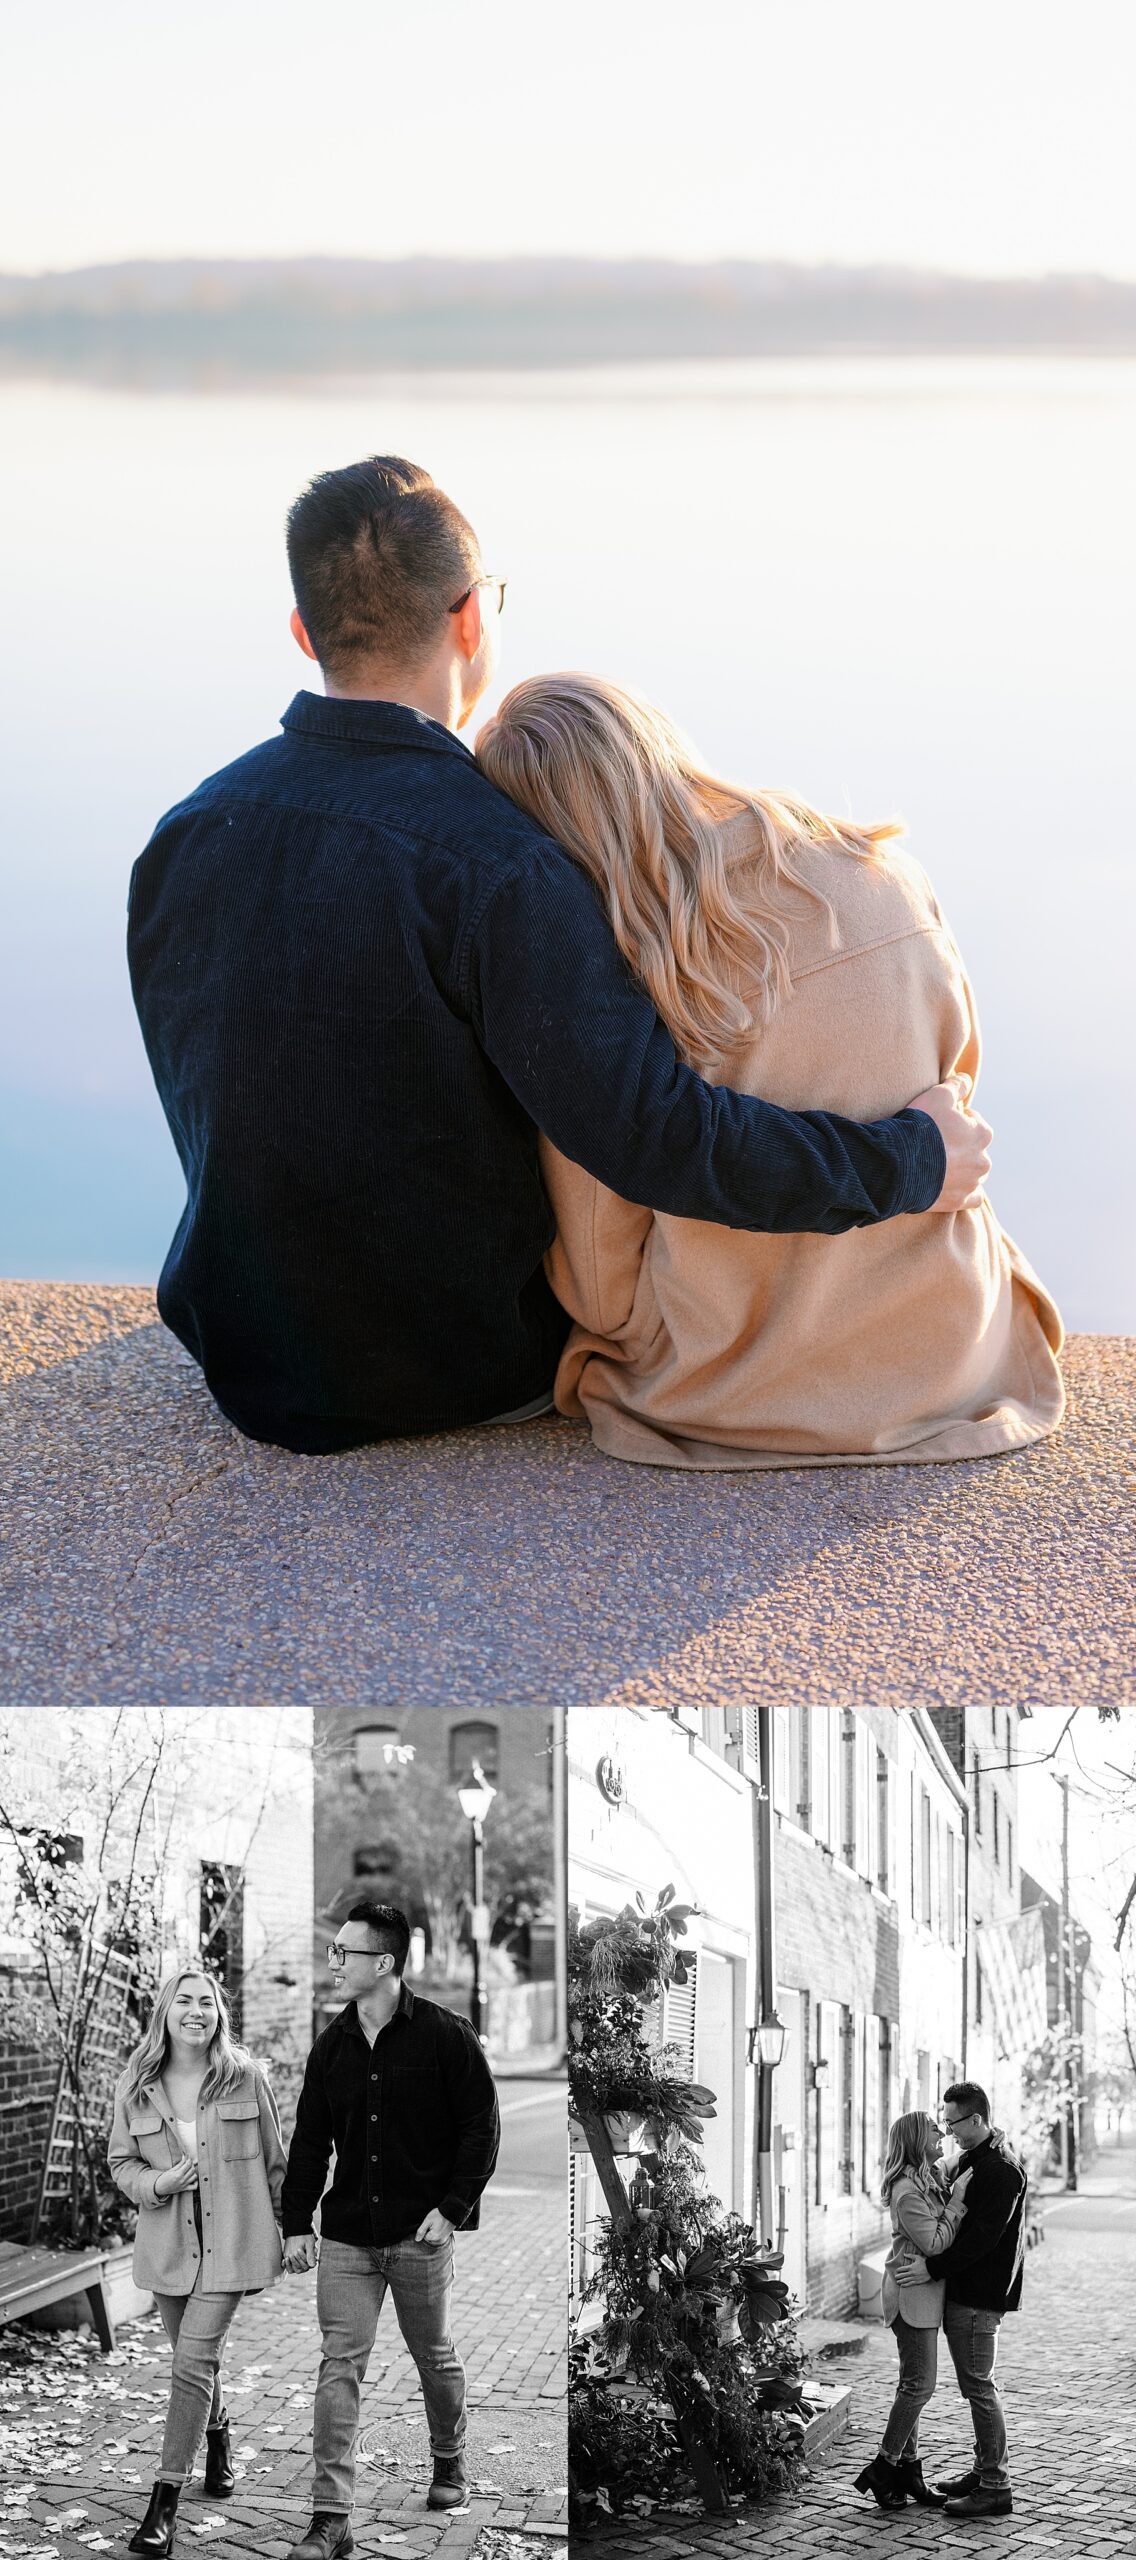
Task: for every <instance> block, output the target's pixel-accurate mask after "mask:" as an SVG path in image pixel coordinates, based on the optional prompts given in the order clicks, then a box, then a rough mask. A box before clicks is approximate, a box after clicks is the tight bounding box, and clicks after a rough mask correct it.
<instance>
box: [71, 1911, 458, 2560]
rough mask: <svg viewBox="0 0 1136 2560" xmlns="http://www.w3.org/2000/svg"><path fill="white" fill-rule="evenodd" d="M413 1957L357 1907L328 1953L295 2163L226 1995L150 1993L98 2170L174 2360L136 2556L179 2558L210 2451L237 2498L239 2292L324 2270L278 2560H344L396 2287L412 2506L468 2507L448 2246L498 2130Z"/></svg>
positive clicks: (195, 1985) (213, 2473) (212, 2487)
mask: <svg viewBox="0 0 1136 2560" xmlns="http://www.w3.org/2000/svg"><path fill="white" fill-rule="evenodd" d="M409 1944H410V1929H409V1924H408V1922H407V1919H406V1915H405V1913H404V1912H402V1911H400V1910H398V1909H397V1908H396V1906H395V1905H394V1904H392V1903H376V1902H358V1903H355V1904H353V1906H352V1908H351V1911H350V1913H349V1914H348V1917H347V1919H346V1920H345V1922H344V1924H343V1927H342V1928H341V1929H340V1931H339V1933H338V1936H337V1938H336V1939H335V1941H334V1943H333V1944H332V1945H330V1946H329V1947H328V1959H329V1962H330V1963H331V1964H332V1965H333V1966H334V1968H335V1973H336V1977H337V1979H338V1980H339V1981H340V1982H341V1983H342V1985H343V1988H344V1990H345V1991H346V1993H347V2001H346V2005H345V2007H344V2008H343V2009H342V2010H341V2011H340V2012H339V2013H338V2014H337V2015H336V2016H335V2017H334V2018H333V2019H332V2020H331V2022H330V2024H329V2025H328V2026H327V2027H325V2028H324V2030H323V2032H322V2034H321V2035H319V2036H318V2037H317V2039H316V2042H315V2045H314V2047H313V2049H312V2052H311V2054H310V2056H309V2058H308V2064H307V2068H306V2071H305V2074H304V2084H303V2088H302V2091H301V2094H300V2101H299V2106H298V2108H297V2113H296V2127H295V2131H294V2133H293V2136H292V2141H291V2146H290V2149H289V2150H288V2152H287V2154H286V2153H285V2150H284V2144H283V2139H282V2134H281V2125H280V2117H279V2113H278V2110H277V2106H276V2101H275V2099H274V2097H273V2094H272V2090H271V2088H270V2086H269V2082H268V2078H267V2075H266V2072H265V2070H264V2069H263V2067H262V2065H261V2064H260V2063H258V2062H257V2061H256V2060H255V2059H254V2057H253V2056H252V2055H251V2054H250V2053H247V2052H246V2051H245V2050H244V2049H243V2048H242V2047H241V2046H240V2045H238V2044H236V2043H234V2041H233V2036H232V2032H231V2025H230V2020H229V2015H228V2009H227V2005H226V2002H225V1997H224V1993H223V1991H222V1989H221V1987H220V1985H219V1983H217V1982H216V1981H215V1980H214V1979H213V1977H212V1975H210V1974H206V1973H201V1972H183V1973H179V1974H177V1975H175V1977H174V1978H173V1980H172V1981H170V1982H167V1983H164V1984H163V1985H162V1988H161V1990H160V1991H159V1993H158V1996H157V1998H156V2000H155V2002H154V2009H153V2014H152V2016H151V2019H150V2024H149V2027H148V2029H147V2032H146V2034H145V2035H144V2036H143V2038H142V2041H141V2043H140V2044H139V2046H138V2047H137V2050H136V2051H135V2053H134V2054H133V2055H132V2056H131V2059H130V2061H129V2063H128V2064H127V2067H126V2069H125V2071H124V2072H123V2074H122V2076H121V2078H120V2080H119V2083H118V2087H117V2089H116V2092H115V2107H114V2125H113V2130H112V2133H111V2136H110V2141H109V2144H108V2159H109V2163H110V2168H111V2171H112V2174H113V2176H114V2178H115V2179H116V2181H117V2183H118V2185H119V2186H120V2187H121V2188H122V2190H123V2193H124V2194H125V2195H127V2196H129V2198H130V2200H131V2202H132V2204H134V2205H136V2206H137V2209H138V2228H137V2235H136V2238H135V2243H134V2275H135V2280H136V2282H137V2283H138V2284H139V2285H141V2286H142V2287H143V2288H144V2289H145V2290H147V2291H151V2290H152V2291H153V2293H154V2295H155V2298H156V2300H157V2304H158V2309H159V2311H160V2313H161V2316H162V2321H163V2324H164V2326H165V2328H166V2331H167V2334H168V2336H169V2338H170V2341H171V2344H172V2347H173V2373H172V2378H171V2384H170V2398H169V2406H168V2410H167V2414H166V2423H165V2434H164V2438H163V2444H162V2460H161V2467H160V2470H159V2472H158V2476H157V2479H156V2480H155V2482H154V2486H153V2489H152V2492H151V2496H150V2502H149V2505H148V2507H147V2510H146V2514H145V2517H144V2518H143V2521H142V2523H141V2524H140V2526H139V2528H138V2530H137V2532H136V2533H135V2534H134V2535H133V2537H132V2539H131V2541H130V2544H129V2546H128V2547H129V2549H130V2550H131V2551H132V2552H136V2553H139V2554H150V2555H152V2560H164V2555H166V2554H168V2553H169V2552H170V2551H172V2549H173V2544H174V2535H175V2531H176V2526H177V2514H178V2501H179V2497H180V2494H181V2491H182V2489H183V2488H184V2487H185V2484H186V2482H187V2481H188V2480H189V2479H190V2478H191V2476H192V2473H193V2467H194V2463H195V2461H196V2458H197V2455H198V2453H199V2451H200V2448H201V2444H202V2440H203V2438H204V2440H205V2443H206V2448H207V2449H206V2463H205V2493H206V2496H207V2497H213V2498H228V2497H231V2496H232V2494H233V2491H234V2488H235V2485H236V2480H235V2474H234V2470H233V2464H232V2459H231V2450H230V2442H229V2422H228V2418H227V2415H226V2411H225V2398H224V2391H223V2387H222V2382H221V2365H222V2357H223V2354H224V2347H225V2341H226V2338H227V2336H228V2333H229V2329H230V2327H231V2325H232V2322H233V2319H234V2316H235V2314H236V2312H237V2310H238V2308H239V2306H240V2303H241V2301H242V2298H243V2296H244V2295H245V2294H246V2293H259V2292H262V2291H263V2290H264V2289H265V2287H266V2286H268V2285H271V2284H274V2283H275V2281H276V2279H277V2277H278V2276H279V2275H280V2274H281V2272H282V2270H286V2271H287V2272H289V2273H296V2272H299V2271H301V2270H303V2269H306V2268H310V2267H313V2266H316V2265H317V2262H318V2276H317V2291H316V2305H317V2311H318V2315H319V2323H320V2330H321V2333H322V2340H323V2354H322V2359H321V2362H320V2368H319V2378H318V2381H317V2383H316V2392H315V2410H314V2430H313V2450H314V2456H315V2489H314V2497H313V2508H314V2512H313V2516H312V2520H311V2524H310V2526H309V2528H308V2530H307V2532H306V2533H305V2534H304V2535H303V2536H302V2537H301V2539H300V2540H299V2541H298V2542H297V2543H295V2544H294V2545H293V2548H292V2551H291V2553H290V2554H289V2560H340V2555H341V2554H343V2555H345V2554H347V2553H349V2552H350V2551H351V2549H352V2535H351V2512H352V2506H353V2502H354V2479H355V2444H356V2437H357V2434H358V2427H359V2402H360V2393H361V2389H362V2385H363V2382H364V2379H365V2377H366V2372H367V2365H368V2361H369V2358H370V2354H371V2349H372V2347H373V2345H374V2341H375V2332H376V2328H377V2325H378V2319H379V2314H380V2311H381V2309H382V2306H383V2302H384V2299H385V2297H386V2294H387V2293H388V2291H389V2292H390V2294H391V2296H392V2298H393V2301H394V2308H395V2315H396V2318H397V2320H398V2325H399V2328H400V2329H401V2331H402V2335H403V2338H404V2339H405V2342H406V2345H407V2348H408V2350H409V2352H410V2354H411V2356H412V2357H413V2359H414V2362H415V2364H416V2366H417V2368H418V2374H419V2379H420V2382H421V2385H422V2397H423V2401H424V2403H425V2408H426V2416H427V2421H428V2425H429V2431H430V2449H431V2454H432V2456H433V2476H432V2479H431V2483H430V2488H429V2492H428V2494H427V2500H426V2503H427V2505H428V2506H430V2507H435V2508H449V2507H460V2506H464V2505H465V2503H466V2500H467V2497H468V2486H467V2481H466V2473H465V2466H464V2459H463V2448H464V2443H465V2432H466V2407H465V2374H464V2370H463V2367H462V2362H461V2358H460V2356H459V2355H458V2352H457V2349H456V2347H455V2346H454V2342H453V2338H452V2336H451V2334H450V2299H451V2293H452V2288H453V2272H454V2248H453V2240H454V2232H455V2230H458V2229H461V2230H465V2231H473V2230H476V2228H477V2224H478V2216H479V2201H480V2197H481V2194H482V2191H483V2189H484V2188H485V2186H486V2185H487V2183H488V2181H489V2179H490V2178H491V2177H492V2174H493V2170H494V2167H495V2165H496V2160H497V2148H498V2141H499V2137H500V2119H499V2114H498V2108H497V2098H496V2092H495V2090H494V2086H493V2080H492V2076H491V2074H490V2071H489V2067H488V2064H487V2062H486V2060H485V2056H484V2054H483V2052H482V2050H481V2046H480V2044H479V2042H478V2040H477V2038H476V2036H475V2035H474V2032H473V2029H472V2027H471V2026H469V2025H468V2024H467V2022H466V2021H465V2020H464V2019H463V2018H459V2017H455V2016H454V2015H452V2013H451V2012H450V2011H449V2010H447V2009H442V2008H439V2007H438V2006H437V2004H436V2003H435V2002H433V2001H428V2000H423V1999H421V1998H419V1997H418V1995H417V1994H415V1993H412V1992H411V1991H410V1990H409V1989H408V1988H407V1985H406V1984H405V1982H404V1981H403V1978H402V1977H403V1969H404V1966H405V1963H406V1958H407V1952H408V1949H409ZM333 2151H334V2154H335V2175H334V2178H333V2180H332V2183H331V2186H330V2187H329V2189H328V2192H327V2194H326V2195H324V2192H323V2191H324V2185H325V2181H326V2178H327V2171H328V2163H329V2161H330V2158H331V2155H332V2152H333ZM321 2198H322V2204H321ZM317 2205H320V2238H319V2241H318V2243H317V2241H316V2238H315V2235H314V2232H313V2230H312V2216H313V2214H314V2212H315V2209H316V2206H317Z"/></svg>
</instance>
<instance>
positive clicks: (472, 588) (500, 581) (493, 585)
mask: <svg viewBox="0 0 1136 2560" xmlns="http://www.w3.org/2000/svg"><path fill="white" fill-rule="evenodd" d="M508 583H509V581H508V579H507V578H472V579H471V580H470V583H469V585H468V587H467V588H466V590H465V594H464V595H460V596H455V598H454V601H453V603H452V604H451V605H448V606H447V608H446V610H447V612H448V613H460V612H461V609H462V606H463V604H468V603H469V600H470V597H471V595H473V594H475V592H476V590H477V588H478V587H486V588H488V590H489V599H490V603H491V605H492V598H493V596H494V594H495V595H496V598H497V602H496V604H495V605H493V606H492V609H493V611H494V612H495V613H503V612H504V609H505V589H506V587H507V586H508Z"/></svg>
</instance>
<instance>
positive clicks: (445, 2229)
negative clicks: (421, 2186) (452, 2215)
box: [414, 2205, 454, 2249]
mask: <svg viewBox="0 0 1136 2560" xmlns="http://www.w3.org/2000/svg"><path fill="white" fill-rule="evenodd" d="M453 2236H454V2226H453V2223H452V2222H447V2220H446V2217H445V2214H444V2213H439V2211H438V2208H437V2206H436V2205H435V2207H434V2209H433V2211H432V2212H431V2213H428V2214H427V2216H426V2220H425V2222H420V2223H419V2225H418V2229H417V2231H416V2232H415V2234H414V2237H415V2239H416V2240H426V2241H428V2242H429V2244H430V2247H431V2248H432V2249H440V2248H441V2246H442V2242H443V2240H452V2239H453Z"/></svg>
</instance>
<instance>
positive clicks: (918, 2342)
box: [880, 2311, 939, 2462]
mask: <svg viewBox="0 0 1136 2560" xmlns="http://www.w3.org/2000/svg"><path fill="white" fill-rule="evenodd" d="M890 2326H891V2328H892V2331H893V2333H894V2336H895V2343H896V2345H897V2347H898V2348H899V2389H898V2391H897V2392H896V2395H895V2398H894V2400H893V2401H892V2404H891V2410H890V2413H889V2416H888V2422H887V2425H886V2427H885V2428H884V2431H883V2435H882V2436H881V2438H880V2452H881V2453H882V2454H883V2457H884V2460H885V2462H899V2461H901V2460H902V2457H903V2455H904V2454H906V2455H907V2456H908V2458H909V2460H910V2461H912V2462H918V2460H919V2420H920V2418H921V2416H922V2414H923V2411H924V2409H925V2408H926V2406H927V2402H928V2401H929V2399H930V2397H931V2394H932V2392H933V2391H934V2388H935V2381H936V2376H937V2373H938V2349H939V2332H938V2330H937V2329H916V2328H914V2327H913V2326H912V2323H911V2322H910V2321H909V2320H905V2319H904V2316H903V2313H902V2311H897V2313H896V2316H895V2318H894V2320H893V2321H892V2322H891V2324H890Z"/></svg>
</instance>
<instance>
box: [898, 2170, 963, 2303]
mask: <svg viewBox="0 0 1136 2560" xmlns="http://www.w3.org/2000/svg"><path fill="white" fill-rule="evenodd" d="M888 2210H889V2212H890V2214H891V2228H892V2244H891V2247H890V2249H889V2250H888V2253H887V2257H886V2259H885V2261H884V2284H883V2307H884V2318H885V2320H886V2321H887V2323H888V2326H889V2328H890V2326H891V2323H892V2321H893V2320H894V2318H895V2316H896V2313H897V2311H901V2312H902V2313H903V2317H904V2319H905V2320H906V2322H907V2325H908V2328H909V2329H937V2328H938V2326H939V2323H940V2321H941V2319H942V2317H943V2304H944V2301H945V2299H946V2292H947V2286H946V2278H945V2277H944V2276H933V2275H932V2274H931V2273H930V2271H929V2269H928V2267H927V2265H926V2259H927V2253H928V2251H929V2250H930V2251H933V2250H935V2249H945V2248H946V2247H947V2246H948V2243H949V2242H950V2241H952V2240H953V2239H954V2237H955V2234H956V2232H957V2231H958V2228H959V2224H960V2223H961V2221H962V2219H963V2216H964V2214H965V2212H966V2198H965V2196H960V2197H959V2198H958V2201H957V2203H956V2201H955V2199H954V2198H953V2197H950V2198H943V2197H941V2196H939V2195H938V2194H937V2193H936V2191H935V2189H934V2188H933V2187H931V2186H929V2185H928V2186H925V2185H924V2184H923V2182H922V2180H921V2179H920V2178H916V2177H906V2178H900V2179H898V2180H897V2182H896V2184H895V2186H894V2187H893V2188H892V2191H891V2198H890V2202H889V2206H888ZM897 2266H907V2267H911V2266H914V2267H922V2269H923V2274H922V2278H921V2279H920V2278H918V2277H917V2278H916V2280H915V2281H914V2282H913V2283H910V2284H897V2283H896V2281H895V2269H896V2267H897Z"/></svg>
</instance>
